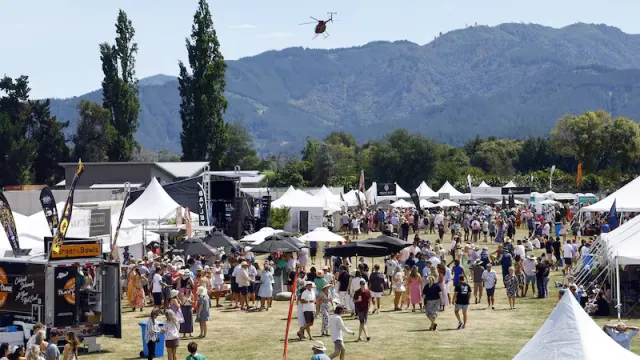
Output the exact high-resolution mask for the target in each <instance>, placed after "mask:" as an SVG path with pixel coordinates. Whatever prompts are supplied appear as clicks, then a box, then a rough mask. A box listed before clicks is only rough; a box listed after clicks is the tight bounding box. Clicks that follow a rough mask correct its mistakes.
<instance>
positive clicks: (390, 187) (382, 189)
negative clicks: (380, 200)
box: [376, 183, 396, 196]
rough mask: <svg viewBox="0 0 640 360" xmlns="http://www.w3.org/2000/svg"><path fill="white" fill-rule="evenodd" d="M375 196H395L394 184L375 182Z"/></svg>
mask: <svg viewBox="0 0 640 360" xmlns="http://www.w3.org/2000/svg"><path fill="white" fill-rule="evenodd" d="M376 191H377V192H376V193H377V196H396V184H394V183H382V184H377V189H376Z"/></svg>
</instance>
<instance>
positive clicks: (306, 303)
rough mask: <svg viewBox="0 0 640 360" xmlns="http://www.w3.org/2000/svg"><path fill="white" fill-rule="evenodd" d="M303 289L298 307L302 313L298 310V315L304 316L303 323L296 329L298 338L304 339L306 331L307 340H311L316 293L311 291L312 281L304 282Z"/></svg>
mask: <svg viewBox="0 0 640 360" xmlns="http://www.w3.org/2000/svg"><path fill="white" fill-rule="evenodd" d="M304 287H305V289H304V290H303V291H302V293H301V294H300V304H301V307H300V309H301V310H302V314H300V312H298V316H300V315H302V316H303V317H304V325H303V326H301V327H300V330H298V333H297V335H298V338H299V339H300V340H302V339H304V332H305V331H306V332H307V334H308V335H309V340H313V336H311V326H313V319H314V317H315V316H314V313H313V311H314V310H315V302H316V294H315V292H314V291H313V281H306V282H305V283H304Z"/></svg>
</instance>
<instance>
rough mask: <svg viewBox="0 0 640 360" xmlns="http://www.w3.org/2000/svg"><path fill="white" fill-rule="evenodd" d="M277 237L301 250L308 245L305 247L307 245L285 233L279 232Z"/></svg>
mask: <svg viewBox="0 0 640 360" xmlns="http://www.w3.org/2000/svg"><path fill="white" fill-rule="evenodd" d="M278 235H280V236H282V237H283V238H285V239H287V240H289V242H290V243H292V244H294V245H295V246H297V247H299V248H300V249H302V248H303V247H309V245H307V243H305V242H304V241H302V240H300V239H298V238H297V237H295V236H293V234H292V233H289V232H286V231H281V232H279V233H278Z"/></svg>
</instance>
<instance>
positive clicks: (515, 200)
mask: <svg viewBox="0 0 640 360" xmlns="http://www.w3.org/2000/svg"><path fill="white" fill-rule="evenodd" d="M505 201H506V202H507V204H508V203H509V200H506V199H505ZM513 203H514V204H516V205H524V203H523V202H522V201H520V200H518V199H513ZM494 204H495V205H502V200H500V201H496V202H494Z"/></svg>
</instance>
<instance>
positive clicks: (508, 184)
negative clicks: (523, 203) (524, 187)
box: [503, 181, 518, 188]
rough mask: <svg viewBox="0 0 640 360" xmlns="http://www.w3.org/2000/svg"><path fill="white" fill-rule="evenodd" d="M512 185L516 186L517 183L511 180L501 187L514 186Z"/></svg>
mask: <svg viewBox="0 0 640 360" xmlns="http://www.w3.org/2000/svg"><path fill="white" fill-rule="evenodd" d="M514 187H518V185H516V184H515V183H514V182H513V181H509V182H508V183H507V185H505V186H503V188H514Z"/></svg>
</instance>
